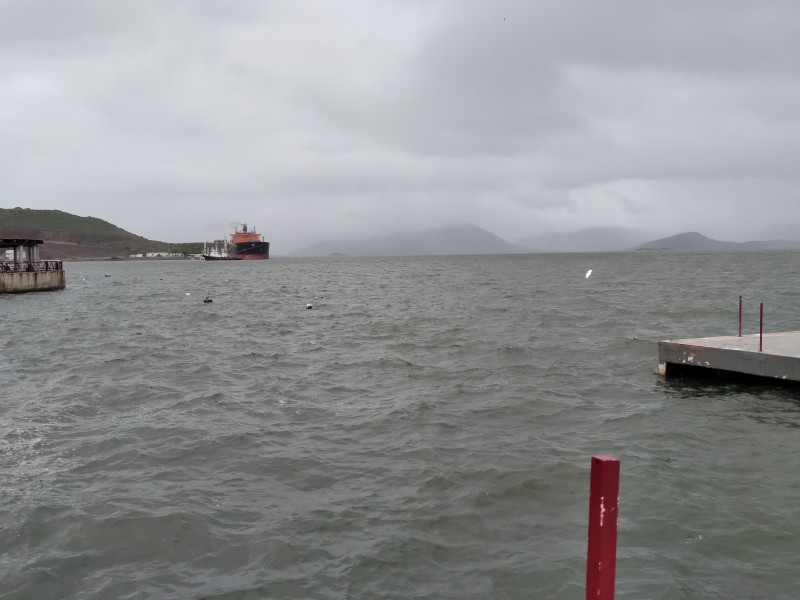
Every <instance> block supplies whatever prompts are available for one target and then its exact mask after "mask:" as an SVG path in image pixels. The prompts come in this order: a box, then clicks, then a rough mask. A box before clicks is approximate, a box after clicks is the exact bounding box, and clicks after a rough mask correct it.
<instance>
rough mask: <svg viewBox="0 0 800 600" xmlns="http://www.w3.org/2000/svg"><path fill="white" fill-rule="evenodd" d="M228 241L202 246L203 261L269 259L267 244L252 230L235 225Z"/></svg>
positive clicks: (244, 226) (245, 226) (215, 241)
mask: <svg viewBox="0 0 800 600" xmlns="http://www.w3.org/2000/svg"><path fill="white" fill-rule="evenodd" d="M230 237H231V239H230V241H228V240H214V241H213V242H212V243H210V244H208V243H205V244H203V259H204V260H265V259H267V258H269V242H265V241H264V236H263V235H261V234H260V233H257V232H256V230H255V229H254V228H250V229H248V228H247V225H246V224H244V223H243V224H242V225H237V226H236V229H235V231H234V232H233V233H232V234H231V236H230Z"/></svg>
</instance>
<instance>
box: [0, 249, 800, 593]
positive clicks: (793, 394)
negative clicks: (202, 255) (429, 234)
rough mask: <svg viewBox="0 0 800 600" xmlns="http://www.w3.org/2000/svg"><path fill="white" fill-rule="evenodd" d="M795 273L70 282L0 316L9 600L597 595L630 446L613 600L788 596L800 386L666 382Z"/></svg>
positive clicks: (287, 263)
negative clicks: (684, 347) (590, 521)
mask: <svg viewBox="0 0 800 600" xmlns="http://www.w3.org/2000/svg"><path fill="white" fill-rule="evenodd" d="M798 259H800V254H797V253H776V254H744V255H699V256H698V255H673V256H655V255H639V254H600V255H588V254H587V255H529V256H499V257H455V258H450V257H447V258H445V257H441V258H397V259H348V258H330V259H321V260H311V259H303V260H300V259H297V260H292V259H275V260H271V261H268V262H259V263H228V264H222V263H201V262H193V261H187V262H178V261H176V262H138V263H137V262H121V263H112V262H106V263H71V264H68V265H67V270H68V288H67V289H66V290H65V291H62V292H54V293H40V294H30V295H24V296H5V297H0V315H1V316H0V318H1V319H2V321H1V323H2V328H1V329H0V341H1V342H2V349H3V352H2V363H1V364H2V371H1V372H0V382H1V383H2V403H1V404H0V475H1V476H2V481H1V482H0V499H2V502H0V552H1V553H2V557H0V597H2V598H14V599H27V598H30V599H36V600H46V599H51V598H52V599H64V598H74V599H78V598H80V599H84V598H98V599H100V598H126V599H133V598H136V599H139V598H169V599H173V598H174V599H184V598H195V599H200V598H204V599H220V600H221V599H234V598H237V599H239V598H241V599H257V598H575V599H578V598H583V595H584V591H583V584H584V577H585V554H586V529H587V515H588V480H589V457H590V456H591V455H592V454H600V453H612V454H616V455H618V456H620V458H621V461H622V483H621V488H622V489H621V498H620V502H621V504H620V523H619V525H620V531H619V560H618V567H617V574H618V577H617V597H618V598H631V599H641V598H659V599H679V598H680V599H682V598H714V599H717V598H772V599H777V598H796V597H797V566H798V561H797V548H798V539H800V519H798V518H797V517H798V501H797V499H798V498H797V492H798V489H800V470H799V469H798V468H797V465H798V463H799V462H800V452H799V451H798V448H799V447H800V440H799V439H798V426H800V402H798V392H797V391H795V390H792V389H774V388H771V387H767V386H764V387H752V386H748V387H745V386H741V385H731V384H727V385H723V384H713V383H698V382H690V381H685V382H669V383H664V382H660V381H659V380H658V378H657V376H656V373H655V369H656V363H657V352H656V341H657V340H658V339H666V338H674V337H693V336H702V335H722V334H728V333H730V334H734V333H735V332H736V328H737V307H738V295H739V294H740V293H741V294H743V295H744V297H745V308H746V323H745V329H746V330H749V331H751V332H752V331H756V329H757V303H758V302H760V301H763V302H765V314H766V329H767V330H768V331H776V330H787V329H800V322H799V321H800V317H798V312H797V302H798V294H797V283H798V273H799V272H800V267H798ZM590 268H591V269H592V270H593V273H592V276H591V277H590V278H588V279H587V278H585V277H584V274H585V272H586V271H587V270H588V269H590ZM106 274H107V275H110V276H109V277H107V276H106ZM206 290H209V291H210V292H211V294H212V296H213V300H214V301H213V303H211V304H203V303H202V302H201V298H202V294H203V292H205V291H206ZM187 292H188V293H189V295H187ZM307 303H312V304H313V307H314V308H313V310H307V309H306V304H307Z"/></svg>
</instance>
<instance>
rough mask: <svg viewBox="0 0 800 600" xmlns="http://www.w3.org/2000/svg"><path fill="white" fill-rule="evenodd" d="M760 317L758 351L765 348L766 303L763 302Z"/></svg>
mask: <svg viewBox="0 0 800 600" xmlns="http://www.w3.org/2000/svg"><path fill="white" fill-rule="evenodd" d="M759 313H760V314H759V317H758V351H759V352H762V351H763V350H764V303H763V302H762V303H761V308H760V309H759Z"/></svg>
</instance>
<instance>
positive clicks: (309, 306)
mask: <svg viewBox="0 0 800 600" xmlns="http://www.w3.org/2000/svg"><path fill="white" fill-rule="evenodd" d="M306 308H314V307H313V306H311V305H310V304H306Z"/></svg>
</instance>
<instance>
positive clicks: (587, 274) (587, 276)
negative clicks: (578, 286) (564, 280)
mask: <svg viewBox="0 0 800 600" xmlns="http://www.w3.org/2000/svg"><path fill="white" fill-rule="evenodd" d="M591 274H592V270H591V269H589V270H588V271H586V279H589V276H590V275H591Z"/></svg>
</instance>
